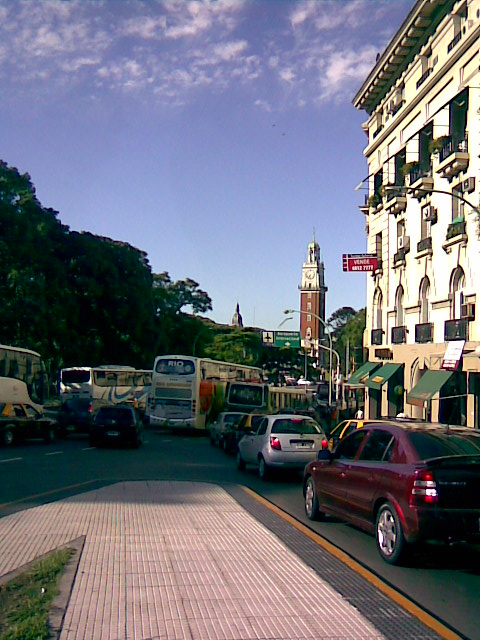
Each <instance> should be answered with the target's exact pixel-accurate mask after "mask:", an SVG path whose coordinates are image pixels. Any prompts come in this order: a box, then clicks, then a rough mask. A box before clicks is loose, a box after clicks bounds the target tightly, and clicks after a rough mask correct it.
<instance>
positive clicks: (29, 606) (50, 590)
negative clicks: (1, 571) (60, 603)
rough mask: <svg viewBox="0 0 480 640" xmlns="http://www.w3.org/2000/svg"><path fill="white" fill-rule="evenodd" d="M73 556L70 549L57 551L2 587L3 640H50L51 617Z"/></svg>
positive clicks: (0, 617)
mask: <svg viewBox="0 0 480 640" xmlns="http://www.w3.org/2000/svg"><path fill="white" fill-rule="evenodd" d="M73 553H74V551H73V550H72V549H68V548H65V549H60V550H58V551H55V552H53V553H52V554H50V555H48V556H46V557H45V558H42V559H41V560H39V561H38V562H36V563H35V564H33V565H32V567H31V568H30V569H29V570H28V571H26V572H25V573H23V574H21V575H20V576H17V577H16V578H13V579H12V580H10V581H9V582H7V583H5V584H4V585H2V586H1V587H0V640H46V639H47V638H49V637H50V630H49V626H48V614H49V611H50V608H51V604H52V600H53V598H54V597H55V596H56V595H57V591H58V581H59V579H60V576H61V575H62V572H63V569H64V568H65V565H66V564H67V562H68V561H69V560H70V558H71V557H72V555H73Z"/></svg>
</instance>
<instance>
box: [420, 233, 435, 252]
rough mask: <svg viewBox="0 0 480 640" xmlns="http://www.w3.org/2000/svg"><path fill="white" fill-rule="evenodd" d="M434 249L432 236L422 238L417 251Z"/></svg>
mask: <svg viewBox="0 0 480 640" xmlns="http://www.w3.org/2000/svg"><path fill="white" fill-rule="evenodd" d="M431 250H432V238H431V237H428V238H422V239H421V240H420V242H418V243H417V253H421V252H422V251H431Z"/></svg>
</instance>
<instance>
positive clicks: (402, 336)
mask: <svg viewBox="0 0 480 640" xmlns="http://www.w3.org/2000/svg"><path fill="white" fill-rule="evenodd" d="M406 341H407V327H404V326H401V327H392V344H404V343H405V342H406Z"/></svg>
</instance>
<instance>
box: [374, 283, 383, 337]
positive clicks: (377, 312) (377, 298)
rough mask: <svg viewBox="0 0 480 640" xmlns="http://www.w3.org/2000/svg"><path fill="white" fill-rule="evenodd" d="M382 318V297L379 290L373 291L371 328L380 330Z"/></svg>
mask: <svg viewBox="0 0 480 640" xmlns="http://www.w3.org/2000/svg"><path fill="white" fill-rule="evenodd" d="M382 316H383V295H382V292H381V291H380V289H377V290H376V291H375V295H374V297H373V328H374V329H381V328H382Z"/></svg>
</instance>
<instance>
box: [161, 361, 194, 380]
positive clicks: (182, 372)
mask: <svg viewBox="0 0 480 640" xmlns="http://www.w3.org/2000/svg"><path fill="white" fill-rule="evenodd" d="M155 371H156V372H157V373H163V374H164V375H175V376H190V375H192V374H193V373H195V363H194V362H193V360H186V359H183V358H179V359H178V360H168V359H160V360H158V362H157V364H156V366H155Z"/></svg>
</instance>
